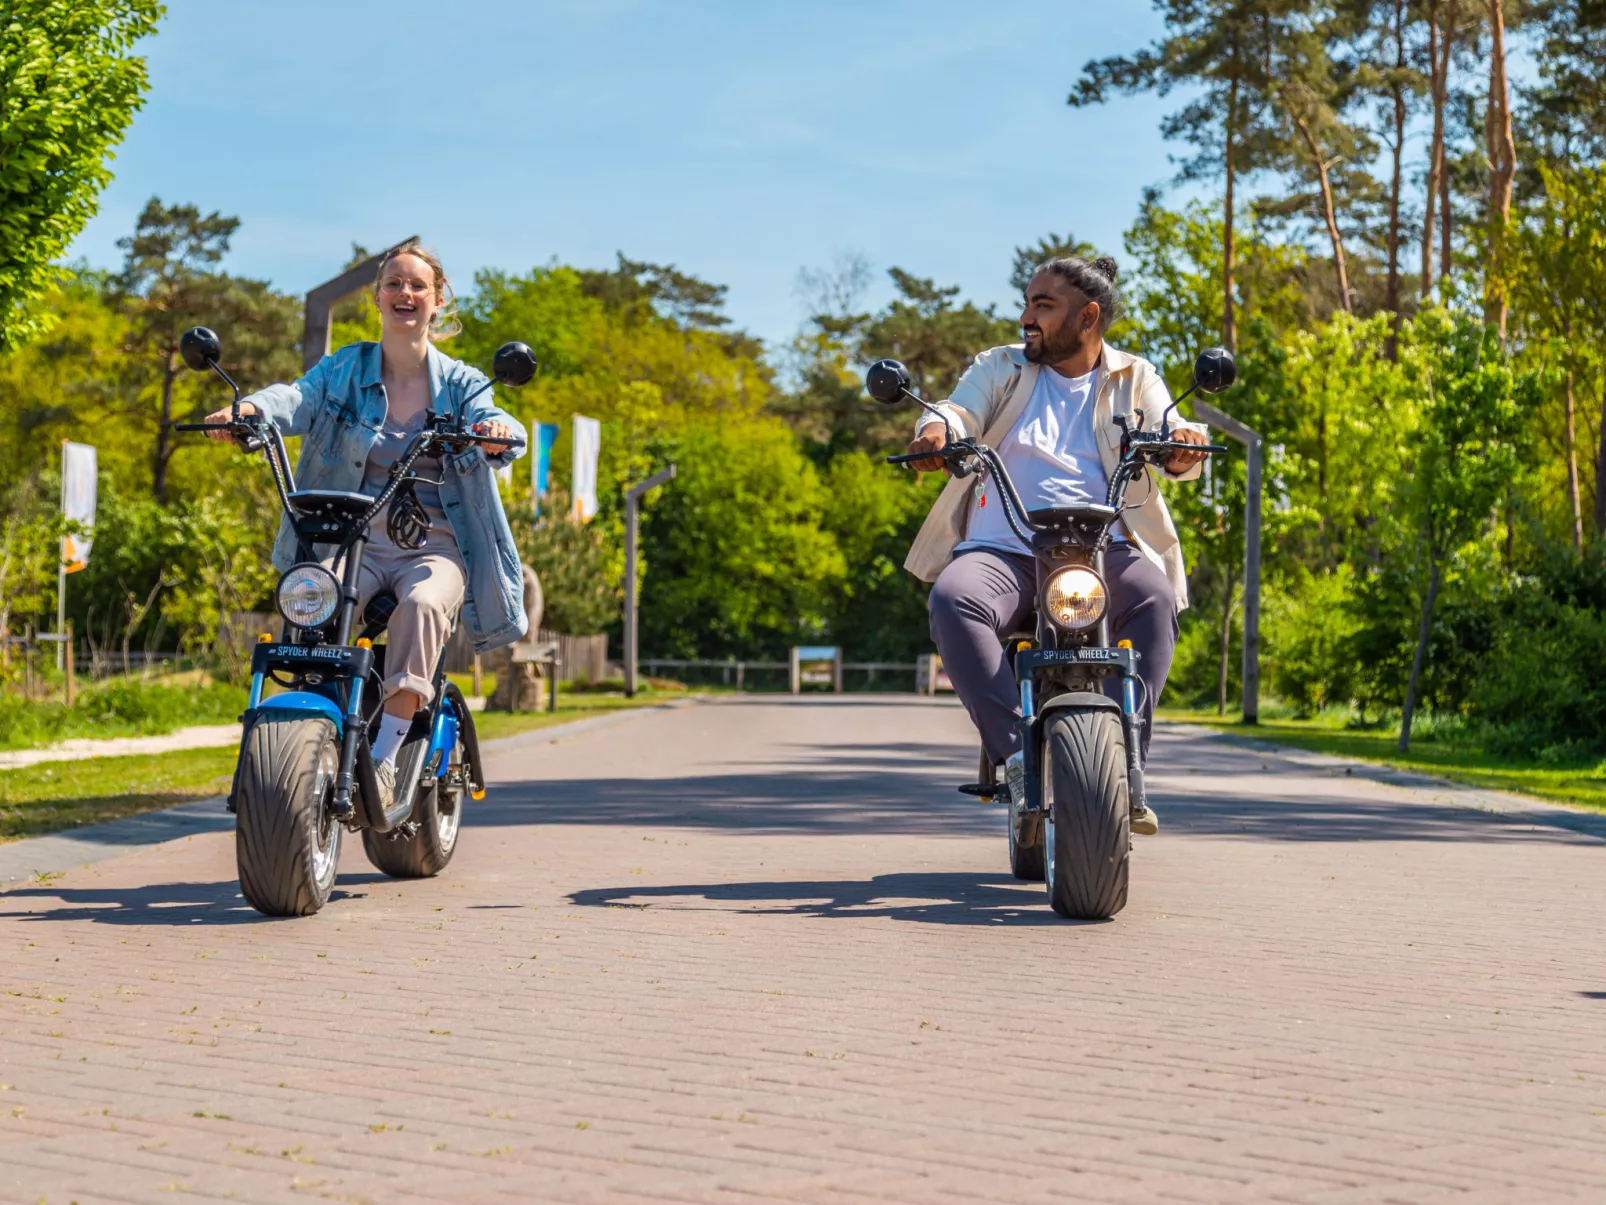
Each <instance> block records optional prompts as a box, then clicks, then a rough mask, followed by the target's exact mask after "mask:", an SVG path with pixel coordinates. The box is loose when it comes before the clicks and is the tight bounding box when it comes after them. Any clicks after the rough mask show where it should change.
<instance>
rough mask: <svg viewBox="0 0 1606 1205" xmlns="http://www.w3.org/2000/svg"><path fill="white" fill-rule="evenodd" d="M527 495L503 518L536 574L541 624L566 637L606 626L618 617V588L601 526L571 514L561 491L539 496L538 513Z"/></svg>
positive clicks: (593, 631)
mask: <svg viewBox="0 0 1606 1205" xmlns="http://www.w3.org/2000/svg"><path fill="white" fill-rule="evenodd" d="M528 497H529V495H528V494H526V495H525V499H526V501H525V503H524V504H523V505H521V506H515V507H512V508H510V513H509V515H508V518H509V520H510V522H511V524H512V527H513V539H514V540H515V542H516V543H517V544H518V546H519V557H520V559H522V560H523V561H524V563H525V564H526V565H528V566H529V567H530V568H531V569H533V570H534V571H535V575H536V576H537V577H538V578H540V579H541V598H542V605H543V607H544V609H545V610H544V618H543V619H542V621H541V626H542V627H545V628H550V629H551V630H552V631H554V632H566V633H568V634H569V635H571V636H591V635H595V634H596V633H598V632H603V631H606V630H607V629H608V628H609V627H610V626H611V625H612V624H613V623H614V622H615V621H616V620H617V619H618V617H619V589H618V583H617V580H616V576H615V575H614V574H613V573H612V572H611V571H610V570H611V567H612V565H611V562H612V560H613V557H612V553H611V550H610V549H609V547H608V541H607V530H606V528H605V526H604V525H603V524H600V523H580V522H577V521H576V520H574V519H573V518H571V517H570V514H569V495H568V494H567V493H565V492H564V491H562V490H553V491H552V493H551V494H550V495H549V496H548V497H546V498H544V499H542V502H541V514H540V515H539V516H536V515H532V514H531V513H530V507H529V503H528Z"/></svg>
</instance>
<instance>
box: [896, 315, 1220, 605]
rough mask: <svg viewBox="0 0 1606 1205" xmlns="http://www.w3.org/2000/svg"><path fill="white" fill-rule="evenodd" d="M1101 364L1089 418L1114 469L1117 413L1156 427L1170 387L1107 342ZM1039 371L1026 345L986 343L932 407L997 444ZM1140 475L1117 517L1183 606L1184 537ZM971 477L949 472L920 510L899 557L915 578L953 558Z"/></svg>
mask: <svg viewBox="0 0 1606 1205" xmlns="http://www.w3.org/2000/svg"><path fill="white" fill-rule="evenodd" d="M1099 367H1100V369H1101V370H1102V371H1101V372H1100V373H1099V392H1098V397H1097V398H1095V399H1094V402H1093V425H1094V428H1095V433H1096V434H1097V436H1098V443H1099V453H1100V456H1101V458H1102V459H1103V461H1104V471H1105V473H1106V474H1113V473H1114V472H1115V466H1116V464H1117V462H1118V461H1119V460H1120V458H1121V429H1120V428H1119V427H1117V426H1116V425H1115V416H1116V415H1117V414H1131V413H1132V412H1133V411H1134V410H1141V411H1142V412H1143V427H1144V429H1145V430H1153V429H1155V428H1158V427H1159V425H1160V416H1161V414H1163V413H1164V411H1165V408H1166V407H1167V406H1169V405H1170V404H1171V393H1170V391H1169V390H1168V389H1167V388H1166V386H1165V381H1164V380H1162V379H1161V377H1160V374H1159V373H1158V372H1156V371H1155V369H1154V365H1152V364H1150V363H1149V362H1148V361H1147V360H1145V359H1142V358H1141V357H1139V356H1134V355H1131V354H1130V353H1128V352H1124V351H1119V350H1117V349H1116V348H1113V347H1110V346H1109V345H1108V344H1106V345H1105V347H1104V351H1103V353H1102V355H1101V356H1100V358H1099ZM1037 373H1038V366H1037V365H1036V364H1033V363H1031V362H1030V361H1028V360H1027V359H1026V352H1025V350H1024V345H1022V344H1018V343H1017V344H1012V345H1011V346H1008V347H995V348H992V349H991V350H990V351H984V352H982V354H981V355H979V356H977V357H976V359H975V362H974V363H972V364H971V366H970V367H969V368H967V369H966V370H965V375H964V376H962V377H960V378H959V383H958V384H957V385H955V386H954V392H953V396H952V397H950V398H948V399H947V400H946V401H942V402H938V403H937V409H939V410H941V411H942V412H943V414H945V415H946V416H947V418H948V422H949V423H950V424H951V425H952V426H953V428H954V434H955V437H956V438H962V437H964V436H966V435H975V434H976V433H978V432H980V434H981V442H982V443H984V444H986V445H987V446H988V447H991V448H997V447H999V446H1000V445H1001V444H1002V443H1003V441H1004V439H1005V438H1006V437H1007V436H1008V435H1009V433H1010V431H1011V430H1012V429H1013V428H1014V426H1015V423H1016V422H1017V421H1019V419H1020V416H1021V412H1022V411H1024V410H1025V409H1026V403H1027V402H1029V401H1030V400H1031V397H1032V390H1033V389H1035V388H1036V387H1037ZM928 418H929V416H928ZM930 421H933V422H934V421H935V420H934V419H933V420H930ZM1172 426H1173V427H1187V428H1189V429H1191V430H1194V431H1198V432H1200V433H1201V434H1202V433H1203V432H1204V428H1203V427H1201V426H1199V425H1198V424H1196V423H1185V422H1176V421H1173V423H1172ZM1200 468H1201V466H1200V465H1194V466H1193V467H1192V468H1190V469H1188V470H1187V471H1186V472H1184V473H1179V474H1176V475H1175V480H1178V481H1190V480H1192V479H1193V478H1195V477H1197V476H1198V475H1199V471H1200ZM1146 476H1147V478H1148V480H1147V483H1146V484H1145V482H1144V481H1143V480H1136V481H1133V483H1132V484H1131V486H1130V487H1128V489H1127V499H1128V509H1127V510H1126V511H1124V512H1123V513H1122V515H1121V522H1122V523H1124V524H1125V525H1126V530H1127V534H1128V535H1129V536H1130V537H1131V538H1132V540H1133V541H1134V542H1135V543H1136V544H1137V546H1138V548H1139V550H1140V551H1141V552H1142V553H1143V555H1145V556H1146V557H1148V558H1149V559H1150V560H1151V561H1153V562H1154V563H1155V564H1156V565H1158V566H1159V567H1160V568H1161V569H1163V570H1164V571H1165V575H1166V578H1167V579H1168V580H1169V581H1170V582H1171V587H1172V589H1173V590H1175V591H1176V596H1177V610H1179V611H1181V610H1183V609H1185V608H1186V607H1187V605H1188V573H1187V568H1186V567H1185V566H1184V565H1183V563H1182V545H1181V544H1180V543H1179V542H1178V540H1177V529H1176V527H1175V525H1174V524H1173V523H1172V522H1171V512H1170V511H1169V510H1167V509H1166V505H1165V498H1164V497H1163V496H1162V495H1161V492H1160V487H1159V483H1158V482H1157V481H1156V480H1155V479H1154V478H1155V474H1154V472H1153V471H1152V470H1150V472H1149V473H1148V474H1147V475H1146ZM1166 476H1171V474H1166ZM973 485H974V482H973V481H972V480H971V479H969V478H965V479H960V478H957V477H956V478H954V479H953V480H952V481H950V482H948V485H947V487H946V488H944V490H943V491H942V493H941V494H940V495H938V497H937V501H936V502H935V503H934V504H933V505H932V508H931V513H930V514H929V515H927V516H926V521H925V523H924V524H923V525H922V526H921V528H920V534H919V535H917V536H916V537H915V542H914V545H913V546H912V547H911V548H910V549H909V556H908V557H907V558H906V559H905V560H904V562H903V567H904V568H905V569H907V570H909V572H910V573H912V574H914V575H915V576H916V577H918V578H919V579H920V580H921V581H925V582H934V581H936V580H937V575H938V574H939V573H941V572H942V571H943V569H944V567H946V566H947V564H948V562H949V561H950V560H951V559H953V554H954V548H955V547H956V546H957V545H958V544H959V543H960V542H961V541H962V540H963V539H964V538H965V525H966V523H967V522H968V520H969V518H970V491H971V488H972V486H973Z"/></svg>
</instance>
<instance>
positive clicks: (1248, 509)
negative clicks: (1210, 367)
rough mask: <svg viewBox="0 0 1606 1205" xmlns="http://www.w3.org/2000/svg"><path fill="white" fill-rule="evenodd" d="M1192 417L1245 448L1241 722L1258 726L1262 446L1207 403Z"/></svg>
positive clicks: (1250, 432) (1257, 436) (1252, 434)
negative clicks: (1219, 431) (1246, 453)
mask: <svg viewBox="0 0 1606 1205" xmlns="http://www.w3.org/2000/svg"><path fill="white" fill-rule="evenodd" d="M1193 415H1194V417H1195V418H1197V419H1202V420H1203V421H1204V422H1206V423H1209V424H1210V425H1211V426H1212V427H1217V428H1219V429H1220V430H1221V431H1222V432H1224V433H1225V434H1227V435H1229V436H1231V437H1232V438H1233V439H1236V440H1237V441H1238V442H1239V443H1241V444H1243V445H1244V448H1245V450H1246V451H1247V452H1248V470H1249V473H1248V476H1249V480H1248V482H1247V483H1246V486H1245V490H1244V664H1243V679H1244V723H1246V724H1258V723H1260V494H1261V463H1262V458H1263V455H1264V451H1265V443H1264V441H1263V440H1262V439H1261V438H1260V432H1258V431H1256V430H1254V429H1253V428H1252V427H1249V426H1246V425H1245V424H1243V423H1241V422H1239V421H1238V420H1237V419H1235V418H1233V417H1232V415H1230V414H1228V413H1226V412H1225V411H1223V410H1217V409H1216V408H1215V407H1214V406H1212V405H1211V404H1210V403H1209V402H1206V401H1203V400H1202V399H1199V398H1195V399H1194V402H1193Z"/></svg>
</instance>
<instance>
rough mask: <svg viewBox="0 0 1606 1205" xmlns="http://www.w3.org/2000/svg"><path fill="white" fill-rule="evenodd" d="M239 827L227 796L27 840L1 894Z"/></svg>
mask: <svg viewBox="0 0 1606 1205" xmlns="http://www.w3.org/2000/svg"><path fill="white" fill-rule="evenodd" d="M702 701H703V700H702V699H701V698H700V697H696V696H694V697H692V698H686V699H671V700H667V701H665V702H663V703H653V704H649V705H646V706H642V707H627V708H623V709H621V710H619V711H616V712H613V713H612V714H609V715H601V716H591V717H589V718H587V719H584V720H573V721H571V722H570V723H567V724H554V725H552V726H551V727H550V728H536V729H533V730H532V731H530V732H520V733H518V734H516V735H514V736H503V737H498V738H497V739H496V740H492V741H486V742H485V743H484V744H482V745H481V746H480V752H481V753H483V754H485V755H487V756H493V755H497V754H502V753H508V752H512V751H514V750H517V749H522V748H531V747H533V746H536V745H542V744H547V743H549V742H551V741H558V740H567V739H568V738H570V737H575V736H580V735H583V734H584V733H587V732H590V731H593V730H594V729H597V728H605V727H608V726H609V725H612V724H618V723H622V722H624V721H625V720H629V719H634V718H635V717H637V716H642V715H648V714H650V713H652V712H655V711H668V710H672V709H675V708H679V707H688V706H691V705H693V704H695V703H700V702H702ZM233 828H234V817H233V816H231V815H229V813H228V812H226V811H225V810H224V796H222V795H214V796H212V797H211V798H209V799H197V800H194V801H192V802H190V803H182V804H179V805H178V806H177V807H170V808H163V809H161V810H159V811H154V812H143V813H141V814H140V815H138V816H125V817H124V818H123V819H121V820H108V821H106V822H105V823H103V824H87V825H85V826H83V827H82V828H73V829H64V830H63V831H61V832H59V833H49V834H47V835H45V836H43V837H25V838H24V839H22V840H21V841H11V842H7V843H6V844H3V845H0V891H4V890H5V889H6V888H8V887H13V886H15V885H16V884H18V883H19V882H27V881H29V880H31V879H34V878H38V877H40V876H42V875H54V874H61V873H63V872H65V871H68V870H76V869H78V868H79V867H80V866H87V865H89V864H90V863H93V862H104V861H105V860H106V859H107V858H115V857H118V856H120V855H122V854H126V853H132V852H134V851H135V850H139V849H149V848H150V847H152V846H155V845H165V844H166V843H167V842H169V841H181V840H183V839H184V838H186V837H194V836H198V835H200V834H203V833H217V832H228V831H230V830H232V829H233Z"/></svg>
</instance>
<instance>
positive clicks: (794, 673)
mask: <svg viewBox="0 0 1606 1205" xmlns="http://www.w3.org/2000/svg"><path fill="white" fill-rule="evenodd" d="M787 676H788V682H789V685H790V686H791V689H792V693H793V694H795V695H800V694H802V693H803V663H802V662H801V661H800V660H799V659H798V655H797V645H795V644H794V645H793V646H792V652H791V654H790V659H789V661H788V663H787Z"/></svg>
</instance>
